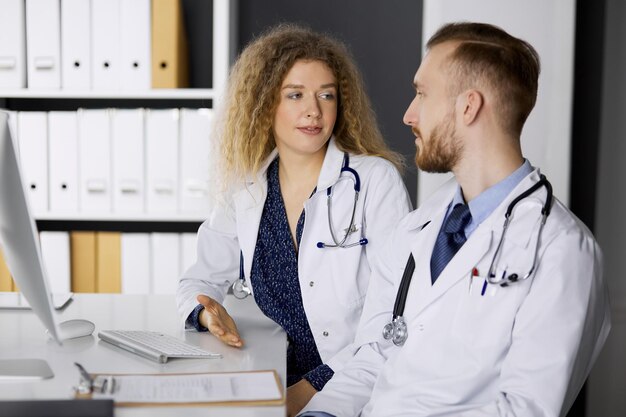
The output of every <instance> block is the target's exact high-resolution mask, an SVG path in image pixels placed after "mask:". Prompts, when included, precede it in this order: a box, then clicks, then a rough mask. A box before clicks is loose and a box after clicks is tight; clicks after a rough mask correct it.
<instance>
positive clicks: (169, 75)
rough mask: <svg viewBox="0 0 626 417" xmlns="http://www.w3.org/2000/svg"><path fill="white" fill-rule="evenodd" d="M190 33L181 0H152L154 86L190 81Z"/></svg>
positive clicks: (179, 85)
mask: <svg viewBox="0 0 626 417" xmlns="http://www.w3.org/2000/svg"><path fill="white" fill-rule="evenodd" d="M188 66H189V65H188V49H187V36H186V32H185V25H184V21H183V9H182V4H181V1H180V0H152V88H183V87H187V86H188V85H189V70H188Z"/></svg>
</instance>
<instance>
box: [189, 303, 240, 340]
mask: <svg viewBox="0 0 626 417" xmlns="http://www.w3.org/2000/svg"><path fill="white" fill-rule="evenodd" d="M196 299H197V300H198V302H199V303H200V304H202V305H203V306H204V309H203V310H202V312H200V317H199V318H198V320H199V321H200V324H201V325H203V326H204V327H206V328H207V329H209V331H210V332H211V333H212V334H213V335H215V336H216V337H217V338H218V339H220V340H221V341H222V342H224V343H226V344H227V345H229V346H234V347H241V346H243V340H241V338H240V337H239V332H238V331H237V325H236V324H235V321H234V320H233V318H232V317H231V316H230V314H228V313H227V312H226V309H225V308H224V307H223V306H222V305H221V304H220V303H218V302H217V301H215V300H214V299H212V298H211V297H207V296H206V295H199V296H198V297H196Z"/></svg>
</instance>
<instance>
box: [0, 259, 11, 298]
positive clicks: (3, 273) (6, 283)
mask: <svg viewBox="0 0 626 417" xmlns="http://www.w3.org/2000/svg"><path fill="white" fill-rule="evenodd" d="M0 291H14V285H13V278H11V272H9V267H8V266H7V264H6V262H5V261H4V255H3V254H2V250H1V249H0Z"/></svg>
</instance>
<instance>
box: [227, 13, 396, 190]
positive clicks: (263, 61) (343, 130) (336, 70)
mask: <svg viewBox="0 0 626 417" xmlns="http://www.w3.org/2000/svg"><path fill="white" fill-rule="evenodd" d="M298 60H307V61H321V62H323V63H325V64H326V65H328V67H329V68H330V69H331V71H332V72H333V74H334V76H335V78H336V79H337V86H338V106H337V121H336V122H335V126H334V130H333V134H334V136H335V140H336V143H337V146H338V148H339V149H341V150H342V151H344V152H350V153H353V154H366V155H375V156H380V157H382V158H385V159H387V160H389V161H390V162H392V163H393V164H394V165H395V166H396V167H397V168H398V169H401V168H402V167H403V159H402V157H401V156H400V155H399V154H397V153H395V152H393V151H391V150H390V149H389V148H388V147H387V145H386V144H385V142H384V140H383V137H382V135H381V133H380V130H379V129H378V125H377V123H376V118H375V115H374V112H373V110H372V107H371V104H370V101H369V99H368V97H367V95H366V93H365V89H364V86H363V81H362V78H361V75H360V73H359V71H358V70H357V68H356V65H355V64H354V61H353V59H352V57H351V56H350V54H349V52H348V50H347V49H346V47H345V46H344V45H343V44H342V43H341V42H339V41H337V40H336V39H333V38H332V37H330V36H327V35H324V34H320V33H316V32H314V31H312V30H310V29H308V28H304V27H301V26H297V25H293V24H281V25H278V26H276V27H274V28H272V29H270V30H269V31H267V32H266V33H264V34H262V35H261V36H259V37H258V38H256V39H255V40H254V41H253V42H251V43H250V44H249V45H248V46H247V47H246V48H245V49H244V51H243V52H242V53H241V55H240V56H239V58H238V59H237V62H236V63H235V64H234V66H233V68H232V70H231V73H230V77H229V81H228V88H227V94H226V100H225V103H224V106H225V107H224V108H223V109H222V111H223V114H222V116H221V121H220V122H218V123H219V126H218V128H217V131H216V135H218V137H219V140H220V143H219V144H218V157H219V163H220V165H221V166H220V172H222V173H223V175H224V176H225V178H222V181H224V183H223V184H222V185H225V184H232V181H240V180H245V179H246V178H247V177H249V176H250V175H253V176H254V175H256V173H257V172H258V171H259V169H260V167H261V165H262V164H263V162H264V161H265V160H266V159H267V157H268V156H269V154H270V153H271V152H272V151H273V149H274V148H275V147H276V143H275V141H274V137H273V130H272V124H273V119H274V114H275V112H276V108H277V106H278V104H279V101H280V87H281V85H282V82H283V80H284V78H285V77H286V75H287V73H288V72H289V70H291V68H292V67H293V65H294V64H295V62H296V61H298Z"/></svg>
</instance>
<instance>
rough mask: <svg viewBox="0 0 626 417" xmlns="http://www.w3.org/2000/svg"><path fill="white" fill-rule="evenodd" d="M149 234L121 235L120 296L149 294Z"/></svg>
mask: <svg viewBox="0 0 626 417" xmlns="http://www.w3.org/2000/svg"><path fill="white" fill-rule="evenodd" d="M151 262H152V260H151V259H150V234H148V233H122V294H150V292H151V290H150V275H151V273H150V267H151Z"/></svg>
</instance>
